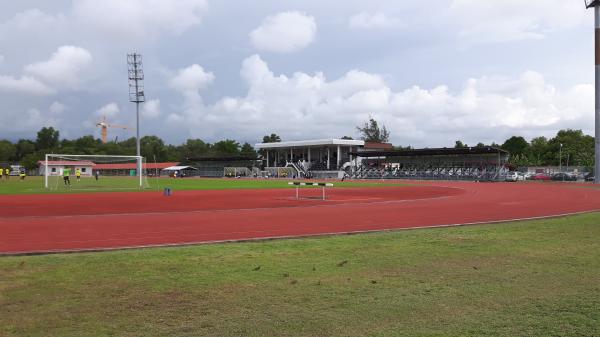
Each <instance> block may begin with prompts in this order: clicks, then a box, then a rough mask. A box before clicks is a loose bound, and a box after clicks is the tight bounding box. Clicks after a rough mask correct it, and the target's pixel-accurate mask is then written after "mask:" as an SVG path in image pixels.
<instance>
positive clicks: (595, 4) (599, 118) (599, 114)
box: [585, 0, 600, 184]
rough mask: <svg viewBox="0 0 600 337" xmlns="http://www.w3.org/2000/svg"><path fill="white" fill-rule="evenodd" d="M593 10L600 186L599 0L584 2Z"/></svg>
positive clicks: (599, 179) (597, 175)
mask: <svg viewBox="0 0 600 337" xmlns="http://www.w3.org/2000/svg"><path fill="white" fill-rule="evenodd" d="M592 7H593V8H594V28H595V33H594V35H595V37H594V41H595V48H594V50H595V54H596V56H595V65H596V76H595V84H596V97H595V106H596V108H595V132H594V137H595V143H596V146H595V154H596V160H595V161H594V164H595V166H594V183H595V184H600V0H585V8H592Z"/></svg>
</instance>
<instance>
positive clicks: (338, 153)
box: [337, 145, 342, 170]
mask: <svg viewBox="0 0 600 337" xmlns="http://www.w3.org/2000/svg"><path fill="white" fill-rule="evenodd" d="M341 161H342V147H341V146H339V145H338V147H337V169H338V170H339V169H340V163H341Z"/></svg>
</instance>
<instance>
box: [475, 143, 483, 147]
mask: <svg viewBox="0 0 600 337" xmlns="http://www.w3.org/2000/svg"><path fill="white" fill-rule="evenodd" d="M475 147H485V144H483V143H482V142H479V143H477V145H475Z"/></svg>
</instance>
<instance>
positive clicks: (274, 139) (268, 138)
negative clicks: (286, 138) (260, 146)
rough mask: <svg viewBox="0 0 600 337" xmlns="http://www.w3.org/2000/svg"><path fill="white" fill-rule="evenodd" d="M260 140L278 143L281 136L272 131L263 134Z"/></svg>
mask: <svg viewBox="0 0 600 337" xmlns="http://www.w3.org/2000/svg"><path fill="white" fill-rule="evenodd" d="M262 142H263V143H279V142H281V137H279V136H278V135H276V134H274V133H272V134H271V135H270V136H264V137H263V141H262Z"/></svg>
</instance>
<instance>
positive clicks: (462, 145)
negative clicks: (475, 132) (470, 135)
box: [454, 140, 469, 149]
mask: <svg viewBox="0 0 600 337" xmlns="http://www.w3.org/2000/svg"><path fill="white" fill-rule="evenodd" d="M465 147H469V146H468V145H467V144H463V142H462V141H461V140H457V141H456V142H454V148H455V149H462V148H465Z"/></svg>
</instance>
